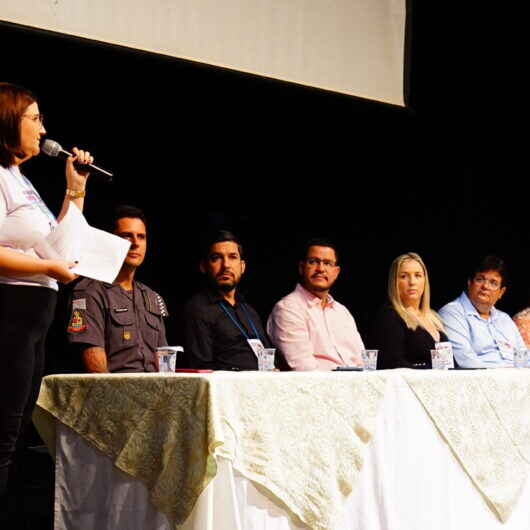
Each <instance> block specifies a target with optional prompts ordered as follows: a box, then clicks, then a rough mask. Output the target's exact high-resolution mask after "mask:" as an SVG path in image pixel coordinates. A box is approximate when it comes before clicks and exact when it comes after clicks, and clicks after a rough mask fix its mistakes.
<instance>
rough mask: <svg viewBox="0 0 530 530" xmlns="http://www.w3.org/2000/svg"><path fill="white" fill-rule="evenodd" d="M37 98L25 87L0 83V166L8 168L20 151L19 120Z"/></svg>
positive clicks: (19, 154)
mask: <svg viewBox="0 0 530 530" xmlns="http://www.w3.org/2000/svg"><path fill="white" fill-rule="evenodd" d="M36 101H37V100H36V98H35V96H34V95H33V94H32V93H31V92H30V91H29V90H26V89H25V88H22V87H19V86H17V85H13V84H11V83H0V166H2V167H5V168H8V167H9V166H12V165H13V164H14V163H15V156H19V157H20V156H23V155H21V153H20V120H21V119H22V115H23V114H24V112H25V111H26V109H27V108H28V107H29V106H30V105H31V104H32V103H35V102H36Z"/></svg>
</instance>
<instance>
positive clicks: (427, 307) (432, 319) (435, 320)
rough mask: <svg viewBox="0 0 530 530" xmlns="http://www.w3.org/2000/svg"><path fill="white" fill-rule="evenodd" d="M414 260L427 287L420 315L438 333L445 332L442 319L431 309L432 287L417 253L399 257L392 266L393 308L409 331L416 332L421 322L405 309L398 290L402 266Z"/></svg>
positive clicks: (390, 290) (421, 302)
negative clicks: (419, 267) (418, 265)
mask: <svg viewBox="0 0 530 530" xmlns="http://www.w3.org/2000/svg"><path fill="white" fill-rule="evenodd" d="M409 260H414V261H416V262H418V263H419V264H420V266H421V268H422V269H423V275H424V276H425V286H424V289H423V294H422V295H421V300H420V314H421V316H422V317H423V318H424V319H425V320H426V321H427V322H429V323H431V324H432V325H433V326H434V327H435V328H436V329H437V330H438V331H444V327H443V324H442V321H441V320H440V317H439V316H438V315H437V314H436V312H435V311H433V310H432V309H431V287H430V284H429V275H428V274H427V267H425V263H423V260H422V259H421V258H420V256H419V255H418V254H416V253H415V252H407V253H406V254H401V256H398V257H397V258H396V259H395V260H394V261H393V262H392V265H391V266H390V271H389V273H388V298H389V300H390V303H391V304H392V307H393V308H394V309H395V311H396V313H397V314H398V315H399V316H400V317H401V318H402V319H403V320H404V321H405V324H406V325H407V327H408V328H409V329H412V330H415V329H416V328H417V327H418V325H419V322H418V321H417V319H416V318H415V317H414V316H413V315H412V314H411V313H410V312H409V311H407V309H406V308H405V306H404V305H403V302H402V301H401V297H400V296H399V289H398V275H399V270H400V269H401V266H402V265H403V263H405V261H409Z"/></svg>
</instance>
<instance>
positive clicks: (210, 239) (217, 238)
mask: <svg viewBox="0 0 530 530" xmlns="http://www.w3.org/2000/svg"><path fill="white" fill-rule="evenodd" d="M225 241H233V242H234V243H235V244H236V245H237V249H238V250H239V256H240V258H241V259H244V258H243V245H242V244H241V241H240V240H239V238H238V237H237V236H236V235H235V234H234V233H232V232H230V231H229V230H216V231H214V232H211V233H209V234H207V235H206V236H205V237H204V238H203V241H202V245H201V247H202V248H201V259H202V260H206V259H208V256H209V255H210V249H211V248H212V245H215V244H216V243H224V242H225Z"/></svg>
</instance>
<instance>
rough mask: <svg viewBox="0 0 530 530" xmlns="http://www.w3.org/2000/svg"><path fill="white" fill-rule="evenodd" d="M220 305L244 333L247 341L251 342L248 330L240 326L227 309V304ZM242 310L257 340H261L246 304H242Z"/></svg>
mask: <svg viewBox="0 0 530 530" xmlns="http://www.w3.org/2000/svg"><path fill="white" fill-rule="evenodd" d="M219 305H220V306H221V307H222V308H223V311H224V312H225V313H226V314H227V315H228V318H229V319H230V320H231V321H232V322H233V323H234V324H235V325H236V326H237V327H238V328H239V331H241V333H243V335H244V337H245V339H247V340H250V337H249V336H248V333H247V331H246V329H245V328H243V326H241V324H239V322H238V321H237V320H236V319H235V318H234V315H232V313H230V311H228V309H227V307H226V306H225V303H224V302H219ZM241 308H242V309H243V313H245V317H246V318H247V320H248V322H249V324H250V327H251V328H252V331H253V332H254V335H255V338H256V339H258V340H261V339H260V337H259V333H258V330H257V329H256V326H254V322H252V319H251V318H250V315H249V314H248V311H247V309H246V307H245V304H244V303H241Z"/></svg>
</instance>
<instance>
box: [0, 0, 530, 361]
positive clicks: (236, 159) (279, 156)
mask: <svg viewBox="0 0 530 530" xmlns="http://www.w3.org/2000/svg"><path fill="white" fill-rule="evenodd" d="M410 4H411V7H412V8H413V9H412V11H411V29H412V32H411V34H410V35H411V36H412V39H411V55H410V64H409V66H410V76H409V78H408V84H409V86H408V108H399V107H394V106H391V105H386V104H382V103H377V102H373V101H367V100H363V99H359V98H353V97H349V96H344V95H340V94H335V93H331V92H326V91H322V90H316V89H312V88H307V87H302V86H298V85H294V84H289V83H285V82H279V81H274V80H270V79H265V78H262V77H258V76H252V75H247V74H241V73H238V72H233V71H229V70H224V69H220V68H214V67H210V66H206V65H201V64H198V63H193V62H189V61H184V60H178V59H174V58H169V57H164V56H159V55H154V54H149V53H144V52H138V51H134V50H131V49H127V48H121V47H115V46H109V45H105V44H101V43H95V42H91V41H87V40H83V39H77V38H71V37H65V36H59V35H56V34H51V33H47V32H42V31H37V30H32V29H28V28H22V27H18V26H14V25H9V24H0V35H1V37H0V49H1V50H2V59H1V75H0V78H1V79H2V80H4V81H10V82H14V83H18V84H21V85H23V86H25V87H27V88H30V89H31V90H33V91H34V92H35V93H36V94H37V96H38V98H39V103H40V106H41V112H43V113H44V114H45V115H46V121H45V126H46V129H47V131H48V136H49V137H50V138H52V139H55V140H57V141H59V142H60V143H61V144H62V145H63V146H64V147H65V148H71V147H72V146H73V145H77V146H80V147H81V146H82V147H84V148H88V149H90V150H91V151H92V152H93V153H94V154H95V155H96V163H98V164H100V165H101V166H102V167H105V168H108V169H109V170H112V171H114V172H115V174H116V178H115V182H114V183H113V184H111V185H105V184H102V183H99V182H97V180H96V179H95V178H94V179H93V181H92V182H91V183H90V185H89V194H88V198H87V200H86V206H85V214H86V217H87V219H88V221H89V222H90V223H91V224H92V225H94V226H98V227H101V226H102V225H103V223H104V222H105V219H106V216H107V215H108V214H109V213H110V211H111V210H112V208H113V206H114V205H115V204H117V203H129V204H135V205H137V206H139V207H141V208H143V209H144V210H145V211H146V213H147V215H148V219H149V226H148V232H149V233H148V235H149V241H148V257H147V259H146V263H145V264H144V266H143V267H142V269H141V270H140V271H139V274H138V279H140V280H142V281H144V282H145V283H147V284H148V285H149V286H151V287H153V288H154V289H155V290H157V291H159V292H160V293H161V294H162V295H163V296H164V298H165V299H166V301H167V303H168V306H169V309H170V312H171V317H170V319H169V321H168V337H169V342H170V343H171V344H178V343H180V342H181V338H180V336H181V335H180V331H179V330H180V324H179V322H180V318H179V317H180V313H181V306H182V303H183V302H184V301H185V300H186V299H187V298H188V297H189V296H190V295H191V294H192V293H193V292H195V291H196V290H197V289H198V288H199V287H200V285H201V277H200V274H199V272H198V268H197V261H198V245H197V242H198V240H199V238H200V236H201V234H203V233H204V232H205V230H207V229H209V228H212V227H220V228H229V229H232V230H234V231H235V232H236V233H238V234H239V235H240V236H241V238H242V239H243V241H244V246H245V250H246V257H247V266H248V268H247V273H246V275H245V279H244V281H243V284H242V288H243V289H244V291H245V292H246V293H247V295H248V298H249V300H250V301H251V303H252V304H253V305H254V306H255V307H256V308H257V309H258V311H259V312H260V314H261V315H262V317H263V318H264V319H266V318H267V316H268V313H269V311H270V309H271V308H272V306H273V305H274V303H275V302H276V301H277V300H278V299H279V298H281V297H282V296H284V295H285V294H287V293H288V292H289V291H290V290H292V288H293V287H294V285H295V282H296V269H297V248H298V246H299V245H300V244H301V243H302V242H303V241H304V240H306V239H307V238H308V237H310V236H313V235H325V236H329V237H331V238H332V239H334V240H335V241H337V242H338V244H339V245H340V248H341V251H342V273H341V276H340V278H339V280H338V282H337V284H336V287H335V289H334V294H335V296H336V297H337V299H338V300H340V301H341V302H343V303H344V304H346V305H347V306H348V307H349V309H350V310H351V312H352V313H353V314H354V316H355V318H356V320H357V322H358V326H359V328H360V330H361V333H362V334H363V335H364V336H366V333H367V331H368V330H369V327H370V321H371V318H372V317H373V314H374V312H375V311H376V310H377V308H378V307H379V306H380V305H381V303H382V302H383V301H384V300H385V295H386V281H387V280H386V279H387V271H388V267H389V265H390V263H391V261H392V260H393V258H394V257H396V256H397V255H398V254H401V253H403V252H406V251H416V252H418V253H419V254H420V255H421V256H422V257H423V258H424V260H425V261H426V263H427V266H428V268H429V273H430V276H431V286H432V302H433V307H435V308H439V307H440V306H441V305H443V304H444V303H446V302H448V301H450V300H451V299H453V298H454V297H456V296H457V295H458V294H459V293H460V292H461V290H462V288H463V287H464V286H465V279H466V271H467V268H468V266H469V264H470V262H472V261H474V260H475V259H476V258H478V257H481V256H483V255H485V254H488V253H495V254H499V255H501V256H503V257H505V258H506V259H507V261H508V262H509V264H510V265H511V269H512V273H513V274H512V276H513V286H512V287H511V288H510V289H509V291H508V293H507V294H506V296H505V297H504V299H503V300H501V303H499V307H500V308H501V309H504V310H506V311H507V312H509V313H510V314H513V313H514V312H515V311H516V310H519V309H520V308H522V307H523V306H525V305H526V304H527V302H529V301H530V297H529V289H528V287H529V282H528V274H527V254H528V253H527V242H528V235H527V222H526V217H527V214H526V205H527V202H528V200H527V197H528V192H527V191H526V190H527V187H526V176H527V171H526V167H525V166H523V165H522V156H521V151H522V149H521V144H522V142H521V141H519V140H518V134H519V132H518V131H519V127H518V123H519V121H520V119H521V118H520V115H521V112H522V103H520V102H519V100H518V99H517V98H518V95H519V94H518V86H517V83H516V80H515V79H514V75H515V74H514V72H516V71H517V64H516V63H517V59H516V58H515V57H514V56H513V49H514V47H513V46H511V43H510V42H509V41H507V40H506V37H503V40H502V41H501V39H500V36H499V33H498V32H495V31H493V30H492V29H491V25H490V24H488V22H489V23H493V22H495V23H496V24H498V25H502V20H499V19H498V18H497V17H498V14H497V13H491V14H489V13H486V14H485V18H484V17H483V19H480V20H479V19H478V18H477V15H476V13H474V12H473V13H472V10H471V8H467V9H468V12H465V11H463V9H462V7H459V8H458V10H454V9H452V8H451V6H450V5H447V4H444V6H443V9H441V8H440V9H436V7H435V6H432V5H424V4H430V3H426V2H418V1H412V2H410ZM455 5H456V4H455ZM486 19H489V20H486ZM494 19H495V20H494ZM523 167H524V170H523ZM23 169H24V171H25V173H26V175H28V176H29V177H30V178H31V179H32V181H33V182H34V184H35V185H36V187H37V189H38V190H39V191H40V192H41V194H42V196H43V198H44V200H45V201H46V202H47V203H48V204H49V205H50V206H51V207H52V208H53V209H54V211H56V212H57V211H58V209H59V206H60V202H61V200H62V194H63V189H64V177H63V176H62V175H63V164H62V163H61V162H59V161H57V160H54V159H49V158H46V157H45V156H44V155H42V156H40V157H38V158H36V159H35V160H32V161H30V162H28V163H27V164H25V167H24V168H23ZM61 326H62V324H61V325H57V326H56V329H55V331H54V333H53V334H52V339H51V340H52V346H51V349H53V350H54V353H56V354H57V355H59V356H60V355H61V353H60V352H61V351H62V350H61V348H62V346H60V342H61V341H60V337H61V336H62V329H61ZM368 346H369V345H368ZM52 357H53V356H52Z"/></svg>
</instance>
